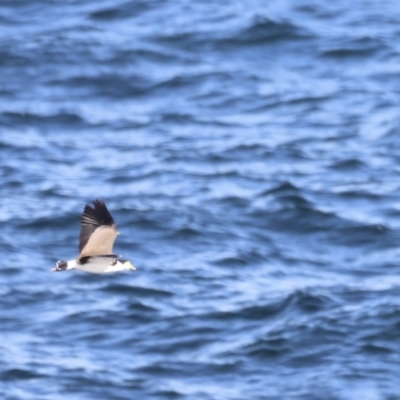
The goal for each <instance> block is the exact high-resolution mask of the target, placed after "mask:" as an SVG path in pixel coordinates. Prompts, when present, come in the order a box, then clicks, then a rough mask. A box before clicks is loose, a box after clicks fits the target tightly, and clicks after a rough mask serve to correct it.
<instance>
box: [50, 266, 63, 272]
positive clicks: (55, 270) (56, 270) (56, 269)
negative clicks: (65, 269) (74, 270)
mask: <svg viewBox="0 0 400 400" xmlns="http://www.w3.org/2000/svg"><path fill="white" fill-rule="evenodd" d="M58 271H62V269H59V268H57V267H55V268H53V269H52V270H51V272H58Z"/></svg>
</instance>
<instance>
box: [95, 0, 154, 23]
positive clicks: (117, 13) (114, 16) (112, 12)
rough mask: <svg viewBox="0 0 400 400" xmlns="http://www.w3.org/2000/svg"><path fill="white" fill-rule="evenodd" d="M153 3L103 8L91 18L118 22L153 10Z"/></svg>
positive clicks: (141, 2) (142, 2) (129, 2)
mask: <svg viewBox="0 0 400 400" xmlns="http://www.w3.org/2000/svg"><path fill="white" fill-rule="evenodd" d="M152 5H153V2H145V1H128V2H125V3H123V4H118V6H116V7H109V8H103V9H100V10H96V11H93V12H92V13H90V15H89V17H90V18H91V19H93V20H97V21H104V22H106V21H116V20H124V19H129V18H132V17H136V16H138V15H139V14H141V13H142V12H144V11H147V10H149V9H151V8H152Z"/></svg>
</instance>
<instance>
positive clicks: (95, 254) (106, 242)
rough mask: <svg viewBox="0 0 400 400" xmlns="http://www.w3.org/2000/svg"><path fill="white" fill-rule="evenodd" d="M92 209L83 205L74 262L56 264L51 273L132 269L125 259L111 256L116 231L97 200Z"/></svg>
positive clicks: (105, 210)
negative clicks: (76, 270)
mask: <svg viewBox="0 0 400 400" xmlns="http://www.w3.org/2000/svg"><path fill="white" fill-rule="evenodd" d="M93 205H94V208H93V207H91V206H88V205H87V206H85V209H84V210H83V214H82V217H81V232H80V234H79V256H78V257H77V258H76V259H75V260H70V261H57V263H56V267H55V268H53V269H52V272H59V271H66V270H68V269H79V270H81V271H86V272H91V273H94V274H104V273H108V272H118V271H124V270H130V269H132V270H135V269H136V268H135V267H134V266H133V265H132V264H131V263H130V261H128V260H124V259H122V258H121V257H120V256H119V255H118V254H114V253H113V245H114V242H115V239H116V237H117V235H118V234H119V232H118V231H117V227H116V225H115V222H114V219H113V217H112V216H111V214H110V212H109V211H108V210H107V207H106V205H105V204H104V202H103V201H101V200H94V201H93Z"/></svg>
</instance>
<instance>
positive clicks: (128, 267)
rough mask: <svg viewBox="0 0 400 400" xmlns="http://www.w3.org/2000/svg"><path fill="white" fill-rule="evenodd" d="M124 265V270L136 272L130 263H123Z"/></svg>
mask: <svg viewBox="0 0 400 400" xmlns="http://www.w3.org/2000/svg"><path fill="white" fill-rule="evenodd" d="M124 265H125V269H126V270H130V269H132V270H133V271H135V270H136V268H135V266H134V265H132V264H131V262H130V261H125V262H124Z"/></svg>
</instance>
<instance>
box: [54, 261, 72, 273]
mask: <svg viewBox="0 0 400 400" xmlns="http://www.w3.org/2000/svg"><path fill="white" fill-rule="evenodd" d="M67 267H68V263H67V262H66V261H57V264H56V267H55V268H53V269H52V270H51V272H59V271H65V270H66V269H67Z"/></svg>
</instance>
